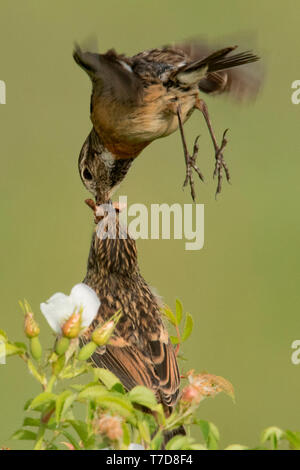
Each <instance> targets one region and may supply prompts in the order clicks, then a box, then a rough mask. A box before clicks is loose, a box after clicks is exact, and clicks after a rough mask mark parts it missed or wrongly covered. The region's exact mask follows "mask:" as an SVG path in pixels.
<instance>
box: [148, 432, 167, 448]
mask: <svg viewBox="0 0 300 470" xmlns="http://www.w3.org/2000/svg"><path fill="white" fill-rule="evenodd" d="M163 440H164V436H163V432H162V431H158V433H157V434H155V436H154V438H153V439H152V441H151V449H152V450H160V449H161V446H162V443H163Z"/></svg>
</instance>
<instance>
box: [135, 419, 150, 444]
mask: <svg viewBox="0 0 300 470" xmlns="http://www.w3.org/2000/svg"><path fill="white" fill-rule="evenodd" d="M137 425H138V429H139V431H140V435H141V438H142V439H143V440H144V441H146V442H147V443H148V442H150V441H151V434H150V429H149V426H148V423H147V421H145V420H143V421H138V423H137Z"/></svg>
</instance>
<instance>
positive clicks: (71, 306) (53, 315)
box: [40, 284, 100, 334]
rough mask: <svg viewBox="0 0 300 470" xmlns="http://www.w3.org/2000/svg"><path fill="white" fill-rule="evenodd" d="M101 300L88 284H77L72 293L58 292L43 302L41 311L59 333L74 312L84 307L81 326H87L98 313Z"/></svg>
mask: <svg viewBox="0 0 300 470" xmlns="http://www.w3.org/2000/svg"><path fill="white" fill-rule="evenodd" d="M99 307H100V300H99V299H98V296H97V294H96V292H95V291H94V290H93V289H92V288H91V287H89V286H87V285H86V284H76V285H75V286H74V287H73V289H72V290H71V293H70V295H65V294H62V293H61V292H57V293H56V294H54V295H52V297H50V299H49V300H47V302H46V303H41V305H40V308H41V312H42V314H43V315H44V317H45V318H46V320H47V322H48V323H49V325H50V326H51V328H52V330H53V331H55V333H57V334H61V333H62V330H61V327H62V325H63V324H64V323H65V322H66V321H67V320H68V318H69V317H70V316H71V315H72V313H73V312H74V311H75V310H76V311H78V310H79V309H82V316H81V326H82V328H83V329H84V328H87V327H88V326H89V325H90V324H91V323H92V321H93V320H94V318H95V317H96V315H97V312H98V309H99Z"/></svg>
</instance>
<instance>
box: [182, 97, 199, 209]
mask: <svg viewBox="0 0 300 470" xmlns="http://www.w3.org/2000/svg"><path fill="white" fill-rule="evenodd" d="M177 117H178V124H179V130H180V135H181V140H182V145H183V152H184V158H185V165H186V177H185V180H184V183H183V187H185V186H186V185H187V184H188V183H189V184H190V188H191V195H192V198H193V201H194V202H195V197H196V194H195V188H194V179H193V175H192V169H194V170H195V171H196V173H197V175H198V176H199V178H200V179H201V181H204V177H203V175H202V173H201V171H200V170H199V168H198V167H197V165H196V158H197V155H198V139H199V137H200V136H199V135H198V136H197V137H196V139H195V142H194V148H193V155H190V154H189V151H188V149H187V145H186V140H185V135H184V132H183V124H182V120H181V114H180V106H178V108H177Z"/></svg>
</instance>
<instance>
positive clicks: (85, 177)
mask: <svg viewBox="0 0 300 470" xmlns="http://www.w3.org/2000/svg"><path fill="white" fill-rule="evenodd" d="M83 177H84V179H86V180H91V179H92V178H93V176H92V174H91V173H90V171H89V170H88V169H87V168H85V169H84V171H83Z"/></svg>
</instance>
